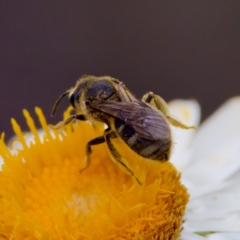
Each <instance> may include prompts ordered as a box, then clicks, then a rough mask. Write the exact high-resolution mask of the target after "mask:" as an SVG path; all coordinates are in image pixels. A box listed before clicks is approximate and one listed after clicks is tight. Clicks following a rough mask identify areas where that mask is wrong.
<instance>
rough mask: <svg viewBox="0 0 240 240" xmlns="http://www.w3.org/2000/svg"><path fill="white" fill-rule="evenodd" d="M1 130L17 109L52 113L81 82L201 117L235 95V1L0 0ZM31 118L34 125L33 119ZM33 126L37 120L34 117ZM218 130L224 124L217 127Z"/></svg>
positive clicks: (238, 32)
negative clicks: (123, 88) (189, 109)
mask: <svg viewBox="0 0 240 240" xmlns="http://www.w3.org/2000/svg"><path fill="white" fill-rule="evenodd" d="M0 24H1V38H0V48H1V49H0V52H1V54H0V55H1V59H0V61H1V62H0V64H1V71H0V115H1V122H0V132H2V131H4V132H6V133H7V138H9V137H11V135H12V134H13V131H12V129H11V124H10V121H9V120H10V118H11V117H14V118H15V119H17V121H18V122H19V123H20V124H21V126H22V128H23V129H24V130H27V128H26V124H25V121H24V117H23V115H22V109H23V108H27V109H28V110H29V111H30V112H31V113H32V114H33V115H34V106H40V107H42V109H43V111H44V112H45V114H46V116H47V119H48V120H49V121H50V122H51V123H56V122H57V121H59V120H60V119H61V112H62V111H63V109H64V107H66V106H67V104H68V101H67V99H66V100H65V101H64V103H63V105H62V106H61V110H60V111H59V113H58V114H57V116H56V117H55V118H54V119H51V118H50V112H51V108H52V105H53V103H54V102H55V100H56V98H57V97H58V96H59V95H60V94H61V93H62V92H63V91H65V90H66V89H67V88H69V87H70V86H72V85H74V84H75V81H76V80H77V79H78V78H79V77H80V76H81V75H82V74H93V75H98V76H99V75H111V76H113V77H115V78H118V79H120V80H121V81H123V82H124V83H125V84H126V85H127V86H128V87H129V88H130V89H131V90H132V91H133V92H134V93H136V95H137V96H139V97H141V95H143V94H144V93H145V92H146V91H148V90H152V91H154V92H156V93H158V94H159V95H161V96H162V97H164V98H165V99H166V100H171V99H174V98H196V99H197V100H198V101H199V102H200V103H201V105H202V110H203V117H204V118H205V117H206V116H208V115H209V114H210V113H211V112H212V111H213V110H215V109H216V108H217V107H218V106H219V105H221V104H222V103H223V102H224V101H225V100H226V99H228V98H229V97H231V96H233V95H237V94H239V93H240V1H239V0H236V1H231V0H228V1H226V0H216V1H212V0H211V1H203V0H194V1H193V0H189V1H160V0H158V1H139V0H138V1H137V0H135V1H134V0H131V1H118V0H115V1H77V0H76V1H71V0H70V1H60V0H53V1H37V0H36V1H30V0H26V1H1V9H0ZM34 118H35V117H34ZM35 119H36V118H35ZM223 127H224V126H223Z"/></svg>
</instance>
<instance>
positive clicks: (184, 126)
mask: <svg viewBox="0 0 240 240" xmlns="http://www.w3.org/2000/svg"><path fill="white" fill-rule="evenodd" d="M167 120H168V121H169V122H170V123H171V124H172V125H173V126H175V127H180V128H183V129H196V127H195V126H187V125H185V124H183V123H181V122H179V121H178V120H176V119H174V118H172V117H170V116H167Z"/></svg>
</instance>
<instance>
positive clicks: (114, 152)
mask: <svg viewBox="0 0 240 240" xmlns="http://www.w3.org/2000/svg"><path fill="white" fill-rule="evenodd" d="M109 130H110V129H106V130H105V132H104V136H105V139H106V143H107V145H108V148H109V150H110V152H111V154H112V156H113V157H114V159H115V160H116V161H117V162H118V163H120V164H121V165H122V166H123V167H124V168H126V170H127V171H128V172H129V173H130V175H132V176H133V177H134V178H135V179H136V181H137V182H138V184H139V185H142V183H141V182H140V181H139V180H138V178H137V177H136V176H135V175H134V173H133V171H132V170H131V169H130V168H129V167H128V166H127V165H126V164H125V163H123V162H122V161H121V155H120V154H119V153H118V151H117V149H116V148H115V147H114V146H113V144H112V142H111V138H116V137H117V136H116V133H114V132H113V131H110V132H109Z"/></svg>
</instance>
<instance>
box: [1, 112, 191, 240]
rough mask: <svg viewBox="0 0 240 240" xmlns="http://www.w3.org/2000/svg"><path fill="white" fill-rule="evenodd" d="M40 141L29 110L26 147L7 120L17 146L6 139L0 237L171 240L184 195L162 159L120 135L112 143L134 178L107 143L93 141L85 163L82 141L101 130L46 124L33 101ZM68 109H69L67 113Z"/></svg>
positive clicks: (175, 175) (177, 227)
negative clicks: (144, 153)
mask: <svg viewBox="0 0 240 240" xmlns="http://www.w3.org/2000/svg"><path fill="white" fill-rule="evenodd" d="M36 113H37V115H38V117H39V120H40V123H41V125H42V128H43V130H44V136H43V140H41V139H40V137H39V134H38V131H37V129H36V127H35V125H34V122H33V120H32V119H31V117H30V115H29V113H28V112H27V111H26V110H25V111H24V115H25V117H26V121H27V124H28V126H29V128H30V131H31V132H32V134H33V135H34V143H31V144H30V146H28V144H27V143H26V141H25V136H24V135H23V134H22V132H21V129H20V127H19V126H18V124H17V123H16V121H15V120H12V124H13V128H14V131H15V133H16V135H17V136H18V141H19V142H20V143H21V145H22V149H21V150H18V153H17V155H13V154H12V153H11V152H10V150H9V149H8V148H7V146H6V145H5V144H4V141H3V137H4V135H3V134H2V137H1V140H0V155H1V156H2V158H3V160H4V164H3V166H2V171H1V172H0V238H1V239H18V240H21V239H44V240H45V239H72V240H73V239H78V240H80V239H94V240H95V239H162V240H163V239H164V240H165V239H175V238H176V237H177V236H179V234H180V231H181V224H182V218H183V215H184V211H185V207H186V204H187V202H188V198H189V196H188V193H187V191H186V188H185V187H184V186H183V185H182V184H181V183H180V175H179V174H178V172H177V171H176V170H175V168H174V167H173V166H172V165H171V164H170V163H168V162H166V163H161V162H157V161H150V160H147V159H143V158H141V157H139V156H138V155H137V154H136V153H134V152H133V151H132V150H131V149H129V148H128V146H126V145H125V144H124V143H122V142H121V140H120V139H116V141H115V142H114V144H115V147H116V148H117V149H118V151H119V152H120V154H121V155H122V157H123V160H124V162H125V163H126V164H127V165H128V166H129V167H130V168H131V170H132V171H133V172H134V174H135V176H136V177H137V178H138V179H139V180H140V182H141V183H142V185H140V184H139V183H138V182H137V181H136V180H135V178H133V177H132V176H130V175H128V174H127V173H126V172H125V171H122V170H123V169H121V167H120V166H119V165H118V164H116V163H114V162H113V161H112V160H111V158H110V157H109V153H108V149H107V146H106V145H105V144H100V145H98V146H94V147H93V148H92V150H93V152H92V155H91V157H90V158H91V164H90V166H89V167H88V168H87V169H86V170H84V171H83V172H82V173H79V170H80V169H82V168H83V167H84V166H85V157H86V156H85V146H86V143H87V142H88V141H89V140H91V139H93V138H95V137H98V136H101V135H102V133H103V130H104V129H103V127H97V128H94V127H92V125H90V124H89V123H87V122H79V123H78V124H71V125H68V126H66V128H64V132H63V131H52V130H49V127H48V126H47V123H46V121H45V118H44V116H43V114H42V112H41V110H40V109H39V108H36ZM67 114H69V113H67Z"/></svg>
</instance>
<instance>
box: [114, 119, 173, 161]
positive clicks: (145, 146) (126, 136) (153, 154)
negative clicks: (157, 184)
mask: <svg viewBox="0 0 240 240" xmlns="http://www.w3.org/2000/svg"><path fill="white" fill-rule="evenodd" d="M115 127H116V130H117V132H118V134H119V135H120V137H121V139H123V141H124V142H125V143H126V144H127V145H128V146H129V147H130V148H131V149H132V150H133V151H134V152H136V153H137V154H138V155H140V156H142V157H144V158H148V159H152V160H159V161H166V160H168V159H169V155H170V150H171V144H172V142H171V140H170V139H158V140H151V139H146V138H143V137H141V136H139V135H138V134H137V133H136V132H135V131H134V129H133V128H131V127H130V126H129V125H126V124H125V123H124V122H123V121H121V120H119V119H116V121H115Z"/></svg>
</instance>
